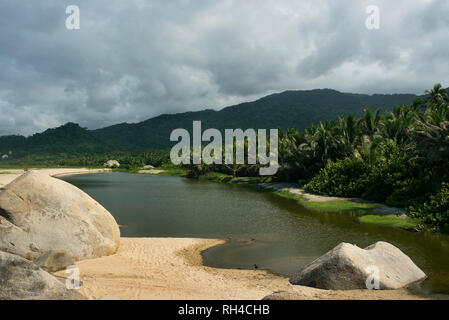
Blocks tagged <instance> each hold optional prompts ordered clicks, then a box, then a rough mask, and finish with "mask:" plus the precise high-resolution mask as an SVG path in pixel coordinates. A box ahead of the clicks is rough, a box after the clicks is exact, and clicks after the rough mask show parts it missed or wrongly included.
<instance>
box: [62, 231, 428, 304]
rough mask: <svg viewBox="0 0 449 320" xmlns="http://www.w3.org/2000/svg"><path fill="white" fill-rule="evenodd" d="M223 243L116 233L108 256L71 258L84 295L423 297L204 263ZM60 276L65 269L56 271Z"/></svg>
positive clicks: (125, 297) (149, 297) (403, 291)
mask: <svg viewBox="0 0 449 320" xmlns="http://www.w3.org/2000/svg"><path fill="white" fill-rule="evenodd" d="M222 243H224V241H223V240H216V239H215V240H214V239H188V238H122V239H121V244H120V249H119V251H118V252H117V253H116V254H115V255H112V256H108V257H102V258H99V259H92V260H84V261H81V262H78V263H77V266H78V267H79V269H80V274H81V281H82V283H83V285H82V287H81V289H80V293H81V294H83V295H84V296H86V297H87V298H89V299H120V300H122V299H123V300H166V299H169V300H171V299H175V300H212V299H217V300H236V299H239V300H260V299H263V298H264V297H266V296H267V295H270V294H272V293H274V292H277V291H284V292H287V293H288V294H287V295H284V297H285V296H288V297H289V298H291V299H304V300H317V299H331V300H333V299H346V300H351V299H370V300H371V299H375V300H378V299H394V300H400V299H423V298H422V297H419V296H416V295H413V294H412V293H410V292H409V291H408V290H406V289H401V290H393V291H369V290H354V291H328V290H319V289H314V288H309V287H302V286H293V285H291V284H290V283H289V282H288V279H287V278H285V277H281V276H278V275H275V274H272V273H270V272H267V271H263V270H231V269H217V268H210V267H206V266H204V265H203V263H202V258H201V251H202V250H205V249H207V248H210V247H212V246H215V245H219V244H222ZM56 275H57V276H59V277H66V276H67V275H66V274H65V272H58V273H57V274H56Z"/></svg>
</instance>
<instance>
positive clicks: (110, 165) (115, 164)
mask: <svg viewBox="0 0 449 320" xmlns="http://www.w3.org/2000/svg"><path fill="white" fill-rule="evenodd" d="M103 167H104V168H118V167H120V163H119V162H118V161H117V160H109V161H107V162H105V163H104V164H103Z"/></svg>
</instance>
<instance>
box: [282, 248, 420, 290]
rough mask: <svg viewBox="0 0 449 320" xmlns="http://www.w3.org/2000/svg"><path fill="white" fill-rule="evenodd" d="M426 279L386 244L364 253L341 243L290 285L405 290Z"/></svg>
mask: <svg viewBox="0 0 449 320" xmlns="http://www.w3.org/2000/svg"><path fill="white" fill-rule="evenodd" d="M425 278H426V275H425V273H424V272H423V271H422V270H421V269H419V268H418V267H417V266H416V265H415V264H414V263H413V261H412V260H411V259H410V258H409V257H408V256H407V255H405V254H404V253H403V252H402V251H401V250H399V249H398V248H396V247H395V246H393V245H391V244H389V243H387V242H377V243H376V244H374V245H371V246H369V247H367V248H366V249H361V248H359V247H357V246H355V245H351V244H347V243H342V244H340V245H338V246H337V247H336V248H334V249H332V250H331V251H329V252H328V253H326V254H325V255H324V256H322V257H320V258H318V259H317V260H315V261H313V262H312V263H311V264H309V265H307V266H306V267H305V268H304V269H302V270H301V271H300V272H299V273H298V274H296V275H294V276H293V277H292V278H291V279H290V282H291V283H292V284H295V285H302V286H308V287H314V288H319V289H327V290H355V289H373V287H372V286H374V284H375V283H376V282H375V279H376V280H377V281H378V287H377V288H375V289H381V290H391V289H399V288H402V287H406V286H408V285H410V284H412V283H415V282H419V281H422V280H424V279H425Z"/></svg>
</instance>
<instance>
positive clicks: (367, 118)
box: [357, 109, 381, 137]
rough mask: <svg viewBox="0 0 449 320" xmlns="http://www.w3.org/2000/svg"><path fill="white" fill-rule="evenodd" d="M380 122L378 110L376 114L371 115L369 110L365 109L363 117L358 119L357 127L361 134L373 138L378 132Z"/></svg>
mask: <svg viewBox="0 0 449 320" xmlns="http://www.w3.org/2000/svg"><path fill="white" fill-rule="evenodd" d="M380 120H381V117H380V110H376V113H375V114H374V115H373V113H372V112H371V110H370V109H365V110H364V111H363V117H362V118H361V119H359V121H358V123H357V125H358V126H359V127H360V130H361V131H362V133H363V134H365V135H367V136H369V137H373V136H374V134H375V133H376V132H377V131H378V130H379V124H380Z"/></svg>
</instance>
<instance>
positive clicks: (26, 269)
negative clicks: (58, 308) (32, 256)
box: [0, 252, 85, 300]
mask: <svg viewBox="0 0 449 320" xmlns="http://www.w3.org/2000/svg"><path fill="white" fill-rule="evenodd" d="M84 299H85V298H84V297H83V296H82V295H81V294H79V293H77V292H76V291H74V290H69V289H67V288H66V286H65V285H64V284H63V283H62V282H60V281H58V280H57V279H56V278H55V277H54V276H52V275H51V274H49V273H47V272H45V271H44V270H42V269H40V268H39V267H38V266H37V265H35V264H34V263H32V262H31V261H29V260H26V259H24V258H22V257H19V256H16V255H13V254H10V253H6V252H0V300H84Z"/></svg>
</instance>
